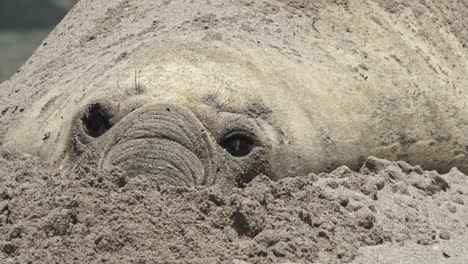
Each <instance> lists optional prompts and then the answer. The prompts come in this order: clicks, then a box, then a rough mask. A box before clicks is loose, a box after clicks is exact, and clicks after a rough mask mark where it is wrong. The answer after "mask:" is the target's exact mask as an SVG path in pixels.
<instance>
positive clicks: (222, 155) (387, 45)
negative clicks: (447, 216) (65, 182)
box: [0, 0, 468, 186]
mask: <svg viewBox="0 0 468 264" xmlns="http://www.w3.org/2000/svg"><path fill="white" fill-rule="evenodd" d="M434 1H435V0H434ZM110 2H112V3H110ZM296 2H299V1H290V2H288V4H285V3H284V1H280V0H278V1H276V0H271V1H269V2H268V3H269V4H268V5H267V4H266V3H267V2H262V3H255V2H252V3H247V4H245V3H244V2H242V1H240V2H232V3H231V2H229V4H228V5H226V1H221V0H217V1H211V3H201V2H198V1H196V2H193V3H189V2H185V1H181V0H180V1H179V0H178V1H172V2H170V1H149V0H148V1H146V0H145V1H136V0H133V1H129V0H127V1H124V0H121V1H104V0H83V1H81V2H80V3H79V4H78V6H77V7H76V8H75V9H74V10H73V12H72V13H71V14H70V15H69V16H68V17H67V18H66V19H65V21H64V22H62V24H61V25H60V26H59V27H58V28H57V29H56V30H55V31H54V32H53V34H52V35H51V36H50V37H49V38H48V39H47V40H46V41H47V45H46V46H43V47H41V48H40V49H39V50H38V51H37V52H36V54H35V55H34V56H33V57H32V58H31V59H30V61H29V62H28V63H27V65H26V66H25V67H24V68H23V69H22V72H21V73H19V74H17V75H16V76H14V77H13V78H12V79H10V80H9V81H7V82H5V83H3V84H1V86H0V88H1V89H0V93H1V94H0V98H2V99H1V100H2V106H3V105H5V107H4V109H6V111H5V112H4V114H2V117H0V122H1V123H0V124H1V125H2V126H4V127H6V128H7V129H6V130H5V131H3V132H2V133H1V134H0V136H1V137H0V138H2V141H3V143H4V145H6V146H8V147H13V148H16V149H18V150H20V151H23V152H27V153H32V154H35V155H39V156H40V157H41V158H43V159H44V160H45V161H47V162H49V163H51V164H59V165H61V166H63V167H64V168H65V169H69V168H76V167H83V166H87V167H94V168H96V169H98V170H115V169H118V170H120V171H122V172H123V173H125V174H128V175H130V176H135V175H148V176H149V177H155V178H156V179H158V180H160V181H161V182H163V183H168V184H173V185H181V186H195V185H211V184H215V183H218V184H221V185H223V186H236V185H244V184H245V183H246V182H249V181H250V180H251V179H252V178H253V177H255V176H256V175H257V174H260V173H264V174H267V175H269V176H270V177H271V178H273V179H279V178H282V177H286V176H294V175H298V174H305V173H309V172H322V171H330V170H332V169H334V168H336V167H338V166H340V165H347V166H349V167H350V168H352V169H358V168H359V166H360V165H361V164H362V162H363V161H364V160H365V159H366V158H367V157H368V156H377V157H379V158H386V159H391V160H396V159H403V160H406V161H408V162H410V163H411V164H413V165H416V164H419V165H422V167H423V168H425V169H437V170H438V171H439V172H445V171H447V170H448V169H450V168H451V167H453V166H457V167H458V168H459V169H460V170H461V171H463V172H465V173H468V163H467V159H468V157H467V154H468V153H467V149H468V148H467V146H468V114H467V113H468V111H467V109H466V102H467V99H468V98H467V93H468V90H467V89H468V79H467V74H466V70H467V69H468V66H467V61H468V54H467V49H466V48H465V46H464V45H465V44H464V43H465V42H466V40H467V39H468V37H467V33H466V32H465V31H463V30H461V28H462V25H463V23H461V24H459V23H451V24H446V23H444V22H443V21H442V20H427V21H426V19H425V18H424V17H423V16H416V15H414V14H416V13H418V12H419V13H421V12H423V13H424V12H426V13H428V12H429V13H430V12H433V11H431V10H426V9H425V7H424V5H422V4H419V2H414V3H413V2H412V3H411V4H408V5H407V6H405V7H404V8H403V7H402V8H401V10H400V9H399V8H400V7H399V6H398V5H397V4H395V5H396V6H395V5H389V4H388V3H386V2H385V1H382V2H381V1H377V0H375V1H371V0H368V1H364V0H363V1H349V2H348V1H343V3H341V2H339V1H338V2H336V1H334V2H333V3H331V1H313V4H311V3H309V4H305V5H304V7H301V6H296V5H295V4H297V3H296ZM329 2H330V3H329ZM395 8H396V10H397V12H395V11H394V9H395ZM440 8H441V10H445V9H444V8H446V7H442V6H441V7H440ZM407 11H411V13H410V14H409V15H408V12H407ZM447 12H448V11H447ZM450 12H451V13H447V14H445V15H444V16H445V17H448V19H452V20H453V21H457V20H456V19H457V18H458V19H462V22H463V19H464V20H465V22H466V17H467V16H465V14H466V13H467V12H466V8H465V9H464V8H458V9H453V10H450ZM431 14H432V15H433V16H435V17H438V16H442V15H441V14H439V13H434V12H433V13H431ZM441 21H442V22H441ZM414 32H419V33H418V34H416V35H415V34H414ZM15 106H18V107H17V108H16V109H15ZM18 109H19V110H18ZM96 109H98V112H99V111H102V113H103V115H104V116H105V117H106V118H107V117H108V118H109V120H108V121H105V122H108V124H107V123H106V124H105V127H106V128H108V130H107V129H106V130H105V131H103V132H104V133H102V135H99V136H96V135H94V136H92V135H91V136H90V135H89V134H90V133H89V131H88V130H89V129H87V128H86V122H84V120H86V117H87V116H89V115H90V113H91V114H92V113H95V112H93V111H94V110H96ZM1 110H2V109H0V111H1ZM20 110H21V111H20ZM101 123H102V122H101ZM233 133H234V135H240V136H242V137H243V138H244V139H245V137H247V138H248V139H249V140H248V144H247V145H251V147H252V149H251V151H248V153H244V154H245V155H242V156H241V157H236V155H234V156H233V155H232V153H230V152H229V151H227V150H226V146H225V145H223V142H226V137H229V136H232V134H233ZM99 134H101V133H99Z"/></svg>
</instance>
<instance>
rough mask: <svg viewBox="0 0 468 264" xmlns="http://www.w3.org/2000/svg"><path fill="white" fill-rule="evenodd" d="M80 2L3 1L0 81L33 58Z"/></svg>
mask: <svg viewBox="0 0 468 264" xmlns="http://www.w3.org/2000/svg"><path fill="white" fill-rule="evenodd" d="M77 1H78V0H0V82H1V81H3V80H5V79H7V78H8V77H9V76H10V75H12V74H13V73H14V72H15V71H16V70H17V69H18V68H19V67H21V65H23V63H24V62H25V61H26V60H27V59H28V58H29V56H31V54H32V53H33V52H34V50H35V49H36V47H37V46H39V45H40V44H41V42H42V40H44V38H45V37H47V34H48V33H49V32H50V31H51V30H52V29H54V27H55V26H56V25H57V24H58V23H59V22H60V21H61V20H62V18H63V17H64V16H65V15H66V14H67V12H68V11H69V10H70V8H72V7H73V5H74V4H75V3H76V2H77Z"/></svg>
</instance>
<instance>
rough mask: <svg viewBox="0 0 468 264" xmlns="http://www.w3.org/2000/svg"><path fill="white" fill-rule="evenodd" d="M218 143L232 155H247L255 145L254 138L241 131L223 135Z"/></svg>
mask: <svg viewBox="0 0 468 264" xmlns="http://www.w3.org/2000/svg"><path fill="white" fill-rule="evenodd" d="M220 145H221V147H222V148H224V149H225V150H226V151H227V152H229V154H231V155H232V156H234V157H244V156H247V155H249V153H250V152H251V151H252V149H253V148H254V147H255V143H254V140H253V139H252V138H251V137H250V136H248V135H244V134H241V133H231V134H229V135H228V136H225V137H224V138H223V139H222V140H221V142H220Z"/></svg>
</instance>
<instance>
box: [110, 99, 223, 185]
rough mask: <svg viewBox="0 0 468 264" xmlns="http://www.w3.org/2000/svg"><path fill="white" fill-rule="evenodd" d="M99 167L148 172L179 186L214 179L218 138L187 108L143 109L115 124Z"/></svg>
mask: <svg viewBox="0 0 468 264" xmlns="http://www.w3.org/2000/svg"><path fill="white" fill-rule="evenodd" d="M113 134H114V135H113V137H112V138H111V139H110V140H108V143H107V146H106V147H105V151H104V153H103V156H102V162H101V168H103V169H111V168H114V167H117V168H119V169H120V170H122V171H123V172H124V173H125V174H126V175H128V176H137V175H149V176H152V177H157V178H158V180H160V181H162V182H164V183H167V184H171V185H177V186H187V187H191V186H196V185H212V184H214V183H215V182H216V170H217V165H218V160H219V157H218V151H217V149H216V148H217V146H216V141H215V139H214V138H212V137H211V136H210V135H209V134H208V133H207V131H206V129H205V128H204V126H203V125H202V124H201V122H200V121H199V120H198V119H197V117H195V115H194V114H192V113H191V112H190V111H189V110H188V109H185V108H184V107H180V106H177V105H172V104H161V105H150V106H145V107H141V108H139V109H137V110H135V111H134V112H132V113H130V114H129V115H128V116H126V117H125V119H124V120H122V121H121V122H119V124H117V125H116V127H115V130H114V131H113Z"/></svg>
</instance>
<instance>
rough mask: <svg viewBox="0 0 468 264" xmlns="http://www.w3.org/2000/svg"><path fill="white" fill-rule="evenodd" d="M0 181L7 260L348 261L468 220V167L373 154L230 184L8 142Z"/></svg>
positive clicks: (441, 236) (436, 237) (457, 232)
mask: <svg viewBox="0 0 468 264" xmlns="http://www.w3.org/2000/svg"><path fill="white" fill-rule="evenodd" d="M0 182H1V185H0V212H1V213H0V250H1V253H0V262H1V263H53V262H59V263H94V262H109V263H117V262H120V263H242V261H247V262H250V263H274V262H277V263H282V262H288V261H292V262H299V263H310V262H320V263H347V262H351V261H352V260H353V259H356V257H357V259H356V260H359V259H362V257H359V255H360V254H361V253H360V251H359V248H362V247H366V246H372V247H373V246H377V245H380V246H386V245H388V246H393V247H395V246H397V247H400V248H403V247H402V246H404V245H405V244H408V245H409V244H415V245H420V246H421V247H423V248H430V249H431V250H434V249H437V245H438V244H439V243H446V242H447V241H450V240H453V239H459V238H460V237H463V235H466V233H467V228H468V220H467V219H468V210H467V208H466V206H465V204H467V203H468V177H467V176H465V175H464V174H462V173H460V172H459V171H458V170H456V169H453V170H451V171H450V172H449V173H447V174H443V175H439V174H438V173H436V172H430V171H423V170H422V169H421V168H420V167H418V166H416V167H412V166H410V165H408V164H407V163H405V162H389V161H386V160H379V159H376V158H369V159H368V160H367V162H366V163H365V165H364V166H363V168H362V169H361V171H360V172H353V171H350V170H349V169H348V168H346V167H340V168H338V169H337V170H335V171H333V172H332V173H330V174H320V175H315V174H310V175H307V176H298V177H295V178H285V179H283V180H281V181H279V182H273V181H271V180H270V179H269V178H267V177H266V176H259V177H257V178H256V179H255V180H254V181H253V182H252V183H250V184H249V185H248V186H247V187H246V188H244V189H235V190H233V191H232V192H231V193H222V192H220V191H219V190H218V189H217V188H216V187H211V188H198V189H183V188H173V187H172V188H170V187H164V186H159V184H158V183H157V182H155V181H153V180H151V179H149V178H145V177H135V178H126V177H125V176H123V175H119V174H118V173H115V174H106V175H103V174H97V173H95V172H94V171H81V172H78V173H75V174H66V173H61V172H60V171H59V170H50V169H47V168H46V167H45V166H43V165H41V164H40V163H39V162H38V161H37V160H36V159H35V158H33V157H28V156H25V155H23V154H19V153H14V152H11V151H6V150H2V151H1V152H0ZM388 252H390V250H389V251H388ZM397 252H398V251H397ZM456 254H458V253H453V252H448V251H440V252H437V255H440V256H439V257H440V258H441V259H454V258H457V257H458V258H459V259H460V258H463V256H462V255H463V254H462V253H461V255H460V254H459V256H456ZM451 263H457V262H451Z"/></svg>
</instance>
